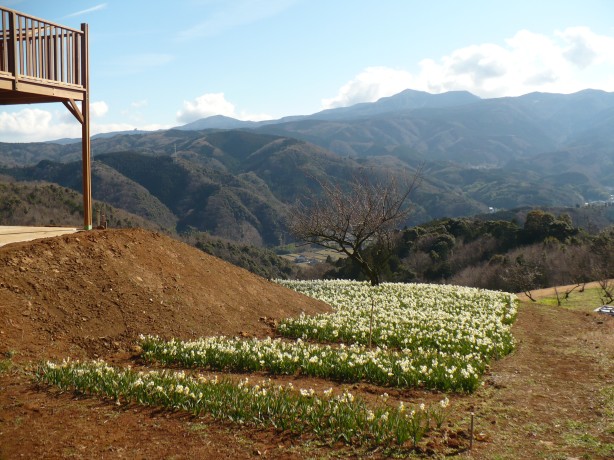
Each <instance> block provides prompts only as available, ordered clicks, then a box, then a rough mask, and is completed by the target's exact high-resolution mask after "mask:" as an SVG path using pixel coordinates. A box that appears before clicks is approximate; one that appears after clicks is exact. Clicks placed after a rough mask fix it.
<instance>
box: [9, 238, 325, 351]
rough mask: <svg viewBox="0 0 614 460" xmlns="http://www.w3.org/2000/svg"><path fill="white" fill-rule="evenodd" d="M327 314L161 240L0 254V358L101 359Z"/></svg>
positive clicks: (70, 241)
mask: <svg viewBox="0 0 614 460" xmlns="http://www.w3.org/2000/svg"><path fill="white" fill-rule="evenodd" d="M328 309H329V307H328V306H327V305H325V304H323V303H321V302H317V301H315V300H313V299H310V298H308V297H305V296H302V295H300V294H297V293H295V292H293V291H291V290H288V289H286V288H283V287H281V286H278V285H276V284H274V283H272V282H270V281H267V280H265V279H263V278H260V277H258V276H255V275H253V274H251V273H249V272H248V271H246V270H243V269H241V268H238V267H235V266H234V265H231V264H228V263H226V262H224V261H222V260H219V259H217V258H215V257H212V256H210V255H208V254H205V253H203V252H201V251H199V250H197V249H194V248H192V247H191V246H188V245H186V244H183V243H180V242H178V241H175V240H173V239H171V238H169V237H166V236H163V235H160V234H156V233H152V232H148V231H144V230H140V229H132V230H106V231H93V232H87V233H77V234H73V235H68V236H62V237H57V238H51V239H46V240H40V241H35V242H28V243H20V244H12V245H9V246H6V247H3V248H0V352H5V351H11V350H14V351H19V354H20V355H21V356H22V357H34V356H36V357H37V358H40V357H42V356H47V357H56V356H57V357H65V356H66V353H70V354H71V355H76V356H83V355H88V356H90V357H91V356H96V355H100V356H104V355H106V354H111V353H114V352H117V351H121V350H127V349H129V348H130V347H132V346H133V345H134V341H135V339H136V338H137V337H138V335H139V334H141V333H143V334H158V335H161V336H164V337H180V338H184V339H187V338H192V337H199V336H204V335H218V334H219V335H259V336H261V335H266V334H270V332H271V328H270V324H271V322H272V321H274V320H276V319H279V318H282V317H287V316H295V315H298V314H300V313H301V312H305V313H307V314H314V313H319V312H324V311H328Z"/></svg>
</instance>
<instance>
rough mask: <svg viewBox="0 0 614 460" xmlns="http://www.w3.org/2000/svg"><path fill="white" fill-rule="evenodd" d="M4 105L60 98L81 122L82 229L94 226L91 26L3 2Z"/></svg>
mask: <svg viewBox="0 0 614 460" xmlns="http://www.w3.org/2000/svg"><path fill="white" fill-rule="evenodd" d="M0 27H1V29H0V105H16V104H38V103H48V102H61V103H63V104H64V105H65V106H66V108H67V109H68V110H69V111H70V112H71V113H72V114H73V115H74V117H75V118H76V119H77V121H78V122H79V123H81V125H82V146H83V149H82V158H83V215H84V228H86V229H91V228H92V199H91V195H92V191H91V172H90V161H91V160H90V149H91V147H90V121H89V57H88V26H87V24H81V29H80V30H77V29H71V28H69V27H66V26H62V25H60V24H55V23H53V22H50V21H46V20H44V19H39V18H36V17H34V16H30V15H27V14H24V13H20V12H17V11H15V10H11V9H9V8H4V7H0Z"/></svg>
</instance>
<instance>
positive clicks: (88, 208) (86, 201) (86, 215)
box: [81, 24, 92, 230]
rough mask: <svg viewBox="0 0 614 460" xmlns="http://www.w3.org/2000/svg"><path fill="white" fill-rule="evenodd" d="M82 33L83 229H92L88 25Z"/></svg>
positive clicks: (82, 28)
mask: <svg viewBox="0 0 614 460" xmlns="http://www.w3.org/2000/svg"><path fill="white" fill-rule="evenodd" d="M81 30H82V31H83V46H82V47H81V66H82V67H81V74H82V80H81V84H82V85H83V87H84V88H85V95H84V99H83V102H82V103H81V114H82V116H83V123H82V124H81V126H82V131H81V147H82V157H83V228H84V229H85V230H91V229H92V172H91V143H90V91H89V88H90V76H89V56H88V50H89V43H88V25H87V24H81Z"/></svg>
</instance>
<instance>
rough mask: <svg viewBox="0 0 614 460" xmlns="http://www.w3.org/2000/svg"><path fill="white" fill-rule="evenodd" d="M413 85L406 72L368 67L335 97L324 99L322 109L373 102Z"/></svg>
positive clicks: (411, 78) (410, 77)
mask: <svg viewBox="0 0 614 460" xmlns="http://www.w3.org/2000/svg"><path fill="white" fill-rule="evenodd" d="M413 83H414V81H413V77H412V76H411V74H410V73H409V72H407V71H405V70H396V69H390V68H387V67H368V68H366V69H365V70H364V71H362V72H361V73H359V74H358V75H357V76H356V77H354V78H353V79H352V80H350V81H349V82H347V83H346V84H345V85H343V86H342V87H341V89H339V92H338V93H337V95H336V96H335V97H332V98H330V99H323V100H322V107H323V108H325V109H332V108H335V107H345V106H348V105H353V104H357V103H359V102H373V101H376V100H378V99H379V98H381V97H384V96H390V95H392V94H396V93H398V92H401V91H403V90H404V89H407V88H409V87H410V86H412V85H413Z"/></svg>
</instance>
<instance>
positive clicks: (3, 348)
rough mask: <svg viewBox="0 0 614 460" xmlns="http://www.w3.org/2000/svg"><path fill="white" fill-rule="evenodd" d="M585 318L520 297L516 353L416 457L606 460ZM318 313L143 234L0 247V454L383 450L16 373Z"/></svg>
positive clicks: (610, 408) (599, 387) (607, 414)
mask: <svg viewBox="0 0 614 460" xmlns="http://www.w3.org/2000/svg"><path fill="white" fill-rule="evenodd" d="M592 308H594V306H587V307H586V311H572V310H569V309H563V308H556V307H548V306H542V305H538V304H533V303H526V302H523V303H522V305H521V308H520V311H519V316H518V320H517V322H516V324H515V326H514V334H515V337H516V338H517V341H518V347H517V350H516V351H515V352H514V353H513V354H512V355H510V356H508V357H506V358H503V359H501V360H500V361H497V362H495V363H493V365H492V368H491V369H490V371H489V372H488V373H487V375H485V377H484V386H483V387H482V388H481V389H480V390H478V391H477V392H476V393H474V394H473V395H450V397H451V399H452V407H453V412H452V416H451V419H450V422H449V423H448V424H447V425H446V429H445V431H444V433H443V438H442V436H439V435H438V437H437V438H435V437H433V438H432V439H428V438H427V439H426V440H425V441H424V442H423V444H422V447H421V450H420V452H419V453H416V454H415V455H417V456H418V455H419V456H430V457H433V458H442V457H443V456H444V455H445V456H458V457H461V458H480V459H495V458H500V459H517V458H544V459H559V458H560V459H567V458H595V459H599V458H611V457H612V456H613V455H614V420H613V417H614V415H613V414H614V359H613V357H614V318H611V317H607V316H605V315H599V314H596V313H592V312H591V310H592ZM328 309H329V307H328V306H326V305H324V304H322V303H320V302H316V301H313V300H311V299H308V298H306V297H304V296H301V295H299V294H296V293H294V292H293V291H289V290H287V289H285V288H282V287H280V286H278V285H276V284H274V283H272V282H270V281H267V280H264V279H262V278H259V277H256V276H254V275H252V274H250V273H249V272H247V271H245V270H242V269H239V268H236V267H234V266H232V265H229V264H226V263H224V262H222V261H220V260H218V259H216V258H214V257H211V256H209V255H207V254H204V253H202V252H200V251H198V250H196V249H193V248H191V247H189V246H187V245H184V244H182V243H179V242H177V241H174V240H172V239H170V238H167V237H165V236H162V235H158V234H155V233H151V232H146V231H143V230H121V231H118V230H109V231H101V232H98V231H96V232H88V233H80V234H74V235H69V236H63V237H58V238H54V239H49V240H41V241H36V242H29V243H22V244H12V245H8V246H5V247H3V248H0V366H4V367H0V459H13V458H27V459H30V458H32V459H39V458H45V459H56V458H58V459H59V458H82V459H89V458H130V459H133V458H134V459H139V458H143V459H144V458H148V459H158V458H160V459H162V458H165V459H166V458H176V459H180V458H181V459H183V458H191V459H194V458H203V459H206V458H216V459H217V458H252V457H264V458H280V459H294V458H296V459H302V458H338V457H341V458H364V457H373V458H381V457H385V456H386V455H388V454H390V452H386V451H382V450H379V449H376V450H374V451H364V450H354V449H353V448H350V447H347V446H344V445H341V444H335V445H332V446H330V445H322V444H320V443H317V442H315V441H314V440H313V439H312V438H311V437H309V436H308V435H305V436H303V437H300V438H297V437H295V436H290V435H286V434H284V433H282V434H279V433H276V432H274V431H273V430H262V429H255V428H251V427H244V426H236V425H232V424H229V423H223V422H222V423H221V422H219V421H218V422H216V421H212V420H209V419H207V418H206V417H205V418H195V417H191V416H188V415H185V414H181V413H170V412H165V411H157V410H153V409H146V408H141V407H137V406H116V405H115V404H113V403H112V402H108V401H102V400H99V399H95V398H85V397H83V396H79V395H75V394H73V393H61V392H58V391H57V390H53V389H49V388H45V387H38V386H37V385H36V384H34V383H33V381H32V378H31V374H30V373H29V371H28V368H29V366H30V365H31V364H32V363H36V362H38V361H39V360H42V359H48V358H65V357H68V356H70V357H75V358H85V357H90V358H92V357H102V358H104V359H107V360H109V361H112V362H114V363H117V364H120V365H128V364H130V365H138V361H137V360H136V355H137V353H136V351H135V349H134V346H135V343H136V338H137V337H138V335H139V334H140V333H152V334H158V335H161V336H164V337H180V338H191V337H197V336H206V335H220V334H222V335H245V336H248V335H255V336H265V335H270V334H272V327H271V326H272V325H273V324H274V322H275V321H276V320H278V319H280V318H282V317H287V316H296V315H298V314H300V312H305V313H307V314H315V313H319V312H323V311H328ZM7 368H8V369H7ZM280 380H292V381H293V382H294V384H295V386H297V387H303V388H309V387H314V388H328V387H330V386H333V387H335V388H342V387H343V388H347V387H349V388H350V389H351V390H352V391H353V392H354V393H355V394H359V395H361V396H363V397H365V398H367V399H370V398H374V397H376V396H377V395H378V394H381V393H383V392H384V391H387V392H388V393H389V394H390V395H391V398H392V399H395V398H400V399H403V400H405V401H414V402H419V401H436V400H438V399H440V398H441V397H442V395H440V394H436V393H428V392H422V391H417V390H412V391H397V390H391V389H385V388H378V387H374V386H372V385H365V384H357V385H351V386H348V385H341V384H337V383H334V382H332V383H331V382H324V381H319V380H316V379H305V378H302V377H301V376H289V377H284V378H281V379H280ZM472 412H473V413H474V414H475V433H474V434H475V436H474V444H473V449H472V450H471V451H469V450H468V447H469V440H468V437H469V436H468V435H469V420H470V413H472ZM410 454H411V455H414V454H412V453H409V452H405V453H404V455H410Z"/></svg>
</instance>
